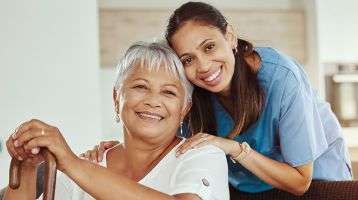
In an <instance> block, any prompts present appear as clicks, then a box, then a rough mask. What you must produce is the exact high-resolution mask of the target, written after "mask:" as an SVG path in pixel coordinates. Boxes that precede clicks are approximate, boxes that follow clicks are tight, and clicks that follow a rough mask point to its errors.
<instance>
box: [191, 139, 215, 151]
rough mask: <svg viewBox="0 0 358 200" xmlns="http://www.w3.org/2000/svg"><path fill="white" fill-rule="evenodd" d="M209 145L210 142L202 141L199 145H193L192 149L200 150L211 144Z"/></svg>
mask: <svg viewBox="0 0 358 200" xmlns="http://www.w3.org/2000/svg"><path fill="white" fill-rule="evenodd" d="M211 143H212V141H210V140H204V141H202V142H200V143H199V144H197V145H195V147H194V148H196V149H198V148H200V147H203V146H206V145H209V144H211Z"/></svg>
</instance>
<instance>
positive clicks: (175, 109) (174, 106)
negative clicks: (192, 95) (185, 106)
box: [167, 101, 182, 121]
mask: <svg viewBox="0 0 358 200" xmlns="http://www.w3.org/2000/svg"><path fill="white" fill-rule="evenodd" d="M167 109H168V110H169V112H170V115H171V117H172V118H173V119H175V120H178V121H179V120H180V118H181V112H182V103H181V102H178V101H175V102H171V103H170V104H167Z"/></svg>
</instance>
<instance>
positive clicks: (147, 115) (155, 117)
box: [136, 112, 163, 121]
mask: <svg viewBox="0 0 358 200" xmlns="http://www.w3.org/2000/svg"><path fill="white" fill-rule="evenodd" d="M136 114H137V115H138V117H139V118H141V119H149V120H158V121H160V120H162V119H163V117H162V116H160V115H158V114H156V113H150V112H136Z"/></svg>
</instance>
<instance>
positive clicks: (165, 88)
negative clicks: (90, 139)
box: [118, 66, 186, 139]
mask: <svg viewBox="0 0 358 200" xmlns="http://www.w3.org/2000/svg"><path fill="white" fill-rule="evenodd" d="M122 88H123V89H122V92H121V94H120V96H119V99H118V100H119V105H120V106H119V113H120V117H121V120H122V122H123V125H124V129H125V131H126V132H127V133H130V134H131V136H133V137H138V138H140V139H143V138H147V139H158V138H162V139H163V138H164V139H165V138H166V137H169V136H174V135H175V133H176V131H177V129H178V127H179V124H180V121H181V120H182V119H183V117H184V116H185V114H186V110H185V109H183V106H184V98H185V93H184V88H183V87H182V85H181V84H180V81H179V79H178V78H176V77H173V76H172V75H170V74H169V73H168V72H167V71H166V70H165V69H164V67H160V68H159V70H158V71H157V70H155V69H154V70H149V69H148V68H144V67H139V66H136V67H135V69H134V70H133V71H132V72H131V74H130V75H129V76H128V77H127V78H126V80H125V81H124V83H123V87H122Z"/></svg>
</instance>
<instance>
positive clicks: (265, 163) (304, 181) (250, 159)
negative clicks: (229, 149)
mask: <svg viewBox="0 0 358 200" xmlns="http://www.w3.org/2000/svg"><path fill="white" fill-rule="evenodd" d="M240 164H241V165H243V166H244V167H245V168H247V169H248V170H250V171H251V172H252V173H254V174H255V175H256V176H257V177H259V178H260V179H261V180H263V181H265V182H266V183H268V184H270V185H272V186H273V187H275V188H278V189H282V190H285V191H288V192H290V193H293V194H296V195H302V194H303V193H304V192H305V191H306V190H307V189H308V187H309V185H310V183H311V176H312V175H311V174H312V169H311V168H312V165H311V164H308V165H307V166H305V167H306V168H308V169H307V170H304V171H302V170H298V169H296V168H294V167H291V166H290V165H288V164H286V163H282V162H279V161H276V160H273V159H270V158H268V157H266V156H264V155H262V154H260V153H258V152H256V151H253V150H252V151H251V153H250V155H249V156H247V157H246V158H245V159H244V160H243V161H241V162H240ZM307 171H309V172H310V173H307Z"/></svg>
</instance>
